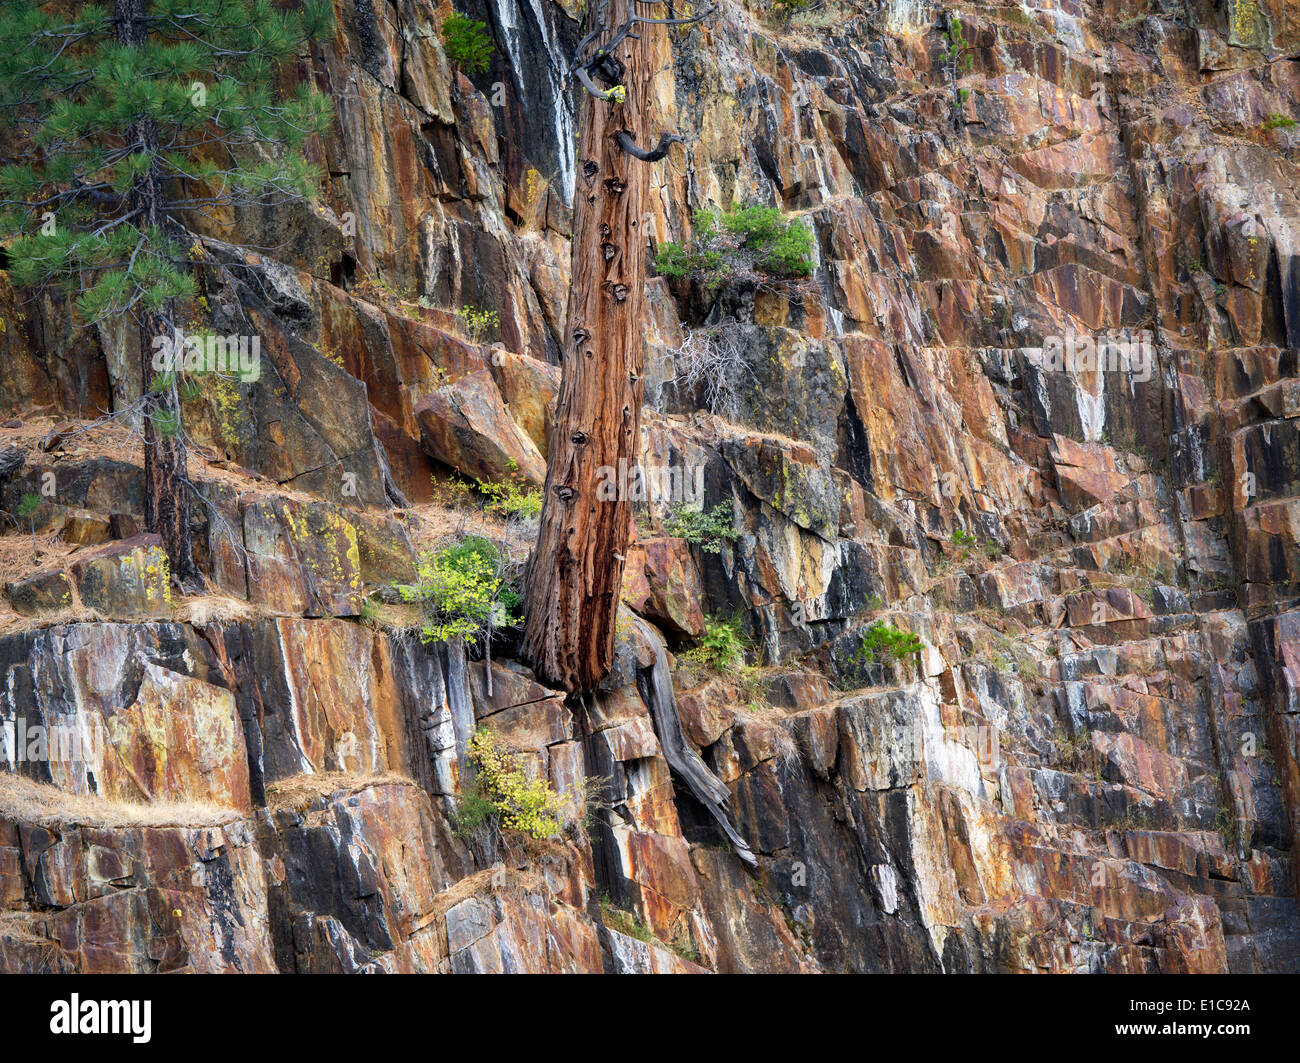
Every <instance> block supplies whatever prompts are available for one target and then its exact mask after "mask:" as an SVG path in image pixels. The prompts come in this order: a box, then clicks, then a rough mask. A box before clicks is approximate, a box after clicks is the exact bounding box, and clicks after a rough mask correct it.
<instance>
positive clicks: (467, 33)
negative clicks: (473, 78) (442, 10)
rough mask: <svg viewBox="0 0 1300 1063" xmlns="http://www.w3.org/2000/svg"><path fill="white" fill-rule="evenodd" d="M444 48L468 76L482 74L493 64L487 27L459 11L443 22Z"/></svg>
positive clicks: (449, 57) (448, 55)
mask: <svg viewBox="0 0 1300 1063" xmlns="http://www.w3.org/2000/svg"><path fill="white" fill-rule="evenodd" d="M442 47H443V50H444V51H445V52H446V53H447V58H448V59H450V60H451V61H452V62H453V63H455V64H456V66H458V67H460V68H461V70H463V71H465V73H467V74H482V73H483V72H484V71H486V70H487V68H488V67H489V66H490V65H491V62H492V40H491V38H490V37H488V32H487V26H486V25H484V24H483V23H482V22H477V21H475V20H474V19H472V18H469V17H468V16H466V15H462V14H461V13H460V12H459V11H453V12H452V13H451V14H450V15H448V16H447V17H446V18H445V19H443V21H442Z"/></svg>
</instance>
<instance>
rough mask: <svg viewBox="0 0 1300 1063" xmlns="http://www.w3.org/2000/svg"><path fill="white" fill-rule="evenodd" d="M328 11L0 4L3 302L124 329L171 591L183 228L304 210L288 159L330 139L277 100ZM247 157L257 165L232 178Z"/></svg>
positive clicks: (301, 107) (190, 581) (187, 572)
mask: <svg viewBox="0 0 1300 1063" xmlns="http://www.w3.org/2000/svg"><path fill="white" fill-rule="evenodd" d="M331 19H332V8H331V6H330V4H329V3H328V0H306V2H305V3H304V4H303V5H302V7H301V9H298V10H283V9H282V8H281V7H280V6H277V5H275V4H273V3H271V2H270V0H114V3H113V4H112V6H111V7H109V6H107V5H84V6H83V5H81V4H79V3H77V2H75V0H56V2H50V3H33V2H32V0H0V241H2V242H3V243H4V244H5V245H6V248H7V251H8V256H9V272H10V278H11V280H12V282H13V283H14V284H15V285H16V286H17V287H19V288H27V289H39V288H42V287H46V286H50V287H56V288H59V289H61V290H63V291H64V292H65V293H66V294H67V295H68V296H69V298H70V300H71V301H72V304H73V305H74V306H75V309H76V313H77V316H78V317H79V319H80V321H81V322H82V323H84V324H86V325H90V324H94V323H97V322H103V321H107V320H109V319H115V318H116V319H120V318H121V317H122V316H123V315H126V316H127V317H128V318H129V319H130V320H131V321H132V322H133V323H134V325H135V327H136V330H137V333H138V336H139V343H140V368H141V381H142V389H141V390H142V394H141V395H140V396H139V398H138V399H136V400H135V401H134V402H133V403H132V404H131V405H130V407H129V408H128V409H126V410H124V411H122V416H123V419H124V420H127V421H129V422H130V423H134V424H139V425H140V426H141V429H142V431H143V435H144V460H145V526H146V528H147V529H148V530H150V531H154V532H157V533H158V534H159V535H160V536H161V538H162V541H163V544H164V547H165V549H166V551H167V554H168V556H169V558H170V561H171V566H172V572H173V575H174V576H175V577H176V578H177V580H178V581H179V582H180V583H181V585H182V586H193V585H194V584H195V583H196V582H197V579H198V574H197V569H196V567H195V564H194V560H193V554H192V550H191V545H190V535H189V509H190V505H189V501H190V500H189V491H190V486H189V481H188V479H187V472H186V442H185V432H184V425H183V423H182V417H181V404H180V394H181V390H182V386H183V384H184V380H183V377H184V366H183V365H167V364H163V365H162V366H158V365H157V364H156V363H157V362H158V357H157V354H158V351H159V350H166V349H167V348H166V347H165V346H164V345H165V344H166V343H169V342H174V341H175V339H176V338H177V336H178V335H179V333H178V331H177V328H176V324H177V321H178V319H179V314H180V311H181V309H182V308H184V307H185V306H186V305H187V304H188V303H189V302H190V301H191V300H193V299H194V297H195V283H194V278H193V277H192V276H191V274H190V272H189V270H188V268H187V265H188V263H189V258H188V255H189V251H190V249H191V248H192V247H194V246H195V244H196V238H195V236H194V234H193V233H192V232H191V230H190V229H189V227H188V226H187V221H189V222H191V223H192V222H193V220H194V218H195V217H197V216H198V214H199V212H205V211H209V210H211V209H212V208H213V207H214V206H218V205H222V204H230V203H233V202H238V201H255V200H257V199H259V198H261V197H266V196H275V195H280V196H303V195H308V194H310V192H311V190H312V189H313V188H314V187H315V185H316V181H317V180H318V174H317V173H316V172H315V170H314V168H313V167H312V166H310V165H309V164H308V163H307V161H306V159H305V157H304V155H303V148H304V146H305V144H306V142H307V140H308V139H309V138H310V137H311V136H313V135H316V134H318V133H320V132H322V131H323V130H324V129H325V128H326V126H327V124H328V121H329V116H330V109H329V106H328V101H327V100H326V99H325V98H324V97H322V96H321V95H320V94H318V93H316V92H314V91H313V90H312V89H311V88H310V87H309V86H306V85H304V86H302V87H301V88H300V89H299V90H297V91H296V92H294V93H280V92H277V90H276V83H277V80H279V79H280V77H281V75H282V74H283V72H284V70H285V67H286V66H287V64H288V63H289V62H290V61H291V60H293V59H294V58H295V57H296V56H297V55H298V54H299V51H300V50H301V48H302V46H303V44H304V42H305V41H306V40H309V39H312V38H315V37H317V36H319V35H320V34H322V33H324V32H325V31H327V30H328V28H329V22H330V20H331ZM254 156H255V157H256V159H255V161H248V160H249V159H250V158H253V157H254Z"/></svg>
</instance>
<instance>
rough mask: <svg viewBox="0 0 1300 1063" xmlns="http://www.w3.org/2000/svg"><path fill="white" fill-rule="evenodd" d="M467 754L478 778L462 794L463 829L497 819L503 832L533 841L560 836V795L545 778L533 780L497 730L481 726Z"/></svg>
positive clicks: (469, 745) (472, 739)
mask: <svg viewBox="0 0 1300 1063" xmlns="http://www.w3.org/2000/svg"><path fill="white" fill-rule="evenodd" d="M466 752H467V753H468V754H469V759H470V761H471V762H472V763H473V765H474V769H475V772H476V779H475V783H474V785H473V786H471V787H469V788H468V791H467V793H465V794H463V795H462V799H461V809H460V815H461V816H462V817H463V821H462V822H461V826H462V827H466V826H468V825H469V824H470V823H474V821H475V820H477V823H474V827H477V826H478V825H481V824H482V823H483V822H485V821H486V820H487V819H488V818H490V817H492V816H496V817H498V818H499V819H500V822H501V826H502V827H503V828H504V829H506V830H516V831H519V832H520V833H522V834H527V835H528V836H529V837H530V838H537V839H539V840H540V839H543V838H553V837H555V836H556V835H557V834H559V833H560V811H561V803H560V795H559V794H557V793H556V792H555V789H554V788H553V787H552V786H551V784H550V783H549V782H547V781H546V780H545V779H533V780H531V781H530V780H529V779H528V776H527V775H525V774H524V770H523V768H522V767H521V766H520V764H519V758H518V757H516V756H515V755H514V754H513V753H511V752H510V751H509V750H508V749H506V748H505V746H503V745H502V743H501V739H500V737H499V736H498V735H497V734H496V733H495V732H494V731H492V730H490V729H489V728H487V727H480V728H479V729H478V730H477V731H475V732H474V734H473V735H472V736H471V737H470V740H469V743H468V745H467V746H466ZM485 805H486V806H488V807H489V808H490V809H491V811H490V812H488V811H486V809H485V807H484V806H485ZM470 829H471V831H472V829H474V828H473V827H470Z"/></svg>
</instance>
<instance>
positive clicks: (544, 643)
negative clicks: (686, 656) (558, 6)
mask: <svg viewBox="0 0 1300 1063" xmlns="http://www.w3.org/2000/svg"><path fill="white" fill-rule="evenodd" d="M588 10H589V12H592V13H591V14H590V15H589V17H590V18H591V19H592V26H590V27H589V28H592V29H593V30H594V31H597V30H600V29H601V27H602V23H603V25H604V26H605V27H610V28H615V27H619V26H627V25H629V24H631V23H632V20H633V19H635V18H636V14H635V11H634V0H608V3H607V4H601V5H599V7H597V5H594V4H593V5H591V7H589V9H588ZM640 30H641V36H640V37H637V36H634V35H629V34H626V33H624V34H622V36H621V39H620V40H618V43H617V45H616V46H615V47H613V48H611V49H609V54H607V55H602V56H601V60H602V62H603V63H604V64H605V65H604V68H603V69H604V70H606V71H608V72H609V74H608V80H609V81H610V83H611V84H610V88H613V87H614V84H615V83H617V84H621V85H622V87H623V92H621V93H620V92H618V91H617V89H615V91H614V92H612V93H611V94H610V95H609V96H608V98H599V97H598V96H597V94H596V93H595V92H592V91H590V86H589V93H588V94H585V95H584V96H583V106H582V111H583V113H582V123H581V129H582V137H581V141H580V145H579V149H578V158H577V164H578V165H577V169H578V187H577V193H576V195H575V197H574V211H573V269H572V283H571V287H570V289H569V302H568V314H567V316H566V318H565V321H566V326H565V327H566V334H565V336H564V361H563V366H562V371H563V377H562V380H561V383H560V393H559V398H558V401H557V405H556V411H555V421H554V425H553V427H552V430H551V438H550V450H549V454H548V463H547V472H546V490H545V494H544V504H543V509H542V518H541V527H540V529H539V531H538V535H537V546H536V548H535V549H534V551H533V554H532V557H531V558H530V560H529V564H528V574H527V586H528V590H527V600H526V607H525V616H526V618H527V624H526V628H525V634H524V646H523V649H524V655H525V657H526V658H527V659H528V660H529V661H530V663H532V665H533V667H534V668H535V669H536V671H537V672H538V673H539V674H540V675H541V676H542V677H543V678H545V679H546V680H547V681H549V682H552V683H555V684H557V685H559V686H561V687H563V688H564V689H566V690H569V691H575V690H590V689H592V688H593V687H594V686H595V685H596V684H597V683H598V682H599V681H600V679H601V678H602V677H603V676H604V675H605V673H606V672H607V671H608V670H609V667H610V664H611V662H612V660H613V655H614V621H615V617H616V616H617V613H618V603H619V597H620V591H621V588H622V582H623V555H624V553H625V551H626V549H627V544H628V539H629V532H630V519H631V505H630V503H629V502H628V501H627V500H626V499H624V498H617V497H616V498H613V499H602V498H600V497H599V496H598V491H597V488H598V485H599V484H600V482H601V471H602V470H609V469H612V470H614V471H615V478H617V476H616V474H617V470H618V468H619V462H620V461H624V462H626V463H627V468H633V467H634V466H635V465H636V462H637V455H638V452H639V449H640V448H639V434H640V426H641V393H642V390H643V383H642V380H641V353H642V342H643V332H644V322H643V307H644V302H645V292H644V285H645V257H646V236H645V234H644V232H643V231H642V230H643V228H644V226H643V224H642V215H643V213H644V212H645V210H646V202H647V196H648V192H649V184H650V168H649V166H648V165H647V164H646V163H645V162H643V161H640V160H639V159H638V158H637V157H635V156H634V155H632V154H630V153H629V152H628V151H627V150H625V148H624V147H623V145H622V144H621V143H620V139H622V140H625V141H627V142H633V141H635V142H637V143H641V144H644V143H646V142H647V140H648V132H649V130H648V128H647V121H648V116H647V114H646V111H647V107H648V104H647V101H648V98H649V91H648V86H649V81H650V75H651V48H650V43H651V41H650V38H651V35H652V34H654V33H661V32H663V31H662V30H661V29H659V27H658V26H657V25H653V24H645V25H642V26H640ZM588 39H591V38H590V35H589V37H588ZM620 68H621V69H620ZM615 79H617V81H615ZM584 84H587V81H586V80H585V79H584Z"/></svg>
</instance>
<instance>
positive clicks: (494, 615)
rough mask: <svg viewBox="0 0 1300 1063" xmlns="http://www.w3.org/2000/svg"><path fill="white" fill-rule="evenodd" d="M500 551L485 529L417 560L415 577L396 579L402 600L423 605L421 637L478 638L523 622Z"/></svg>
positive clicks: (433, 639)
mask: <svg viewBox="0 0 1300 1063" xmlns="http://www.w3.org/2000/svg"><path fill="white" fill-rule="evenodd" d="M503 568H504V564H503V558H502V556H501V552H500V551H499V550H498V549H497V548H496V547H495V546H494V545H493V544H492V543H491V542H489V541H488V540H487V539H484V538H483V537H482V536H481V535H470V536H467V537H466V538H465V539H463V540H461V541H460V542H459V543H456V544H454V545H452V546H447V547H444V548H443V549H441V550H428V551H425V552H424V553H422V554H421V555H420V557H419V560H418V561H417V562H416V580H415V582H414V583H396V584H394V587H395V588H396V589H397V592H398V594H400V595H401V597H402V600H403V601H404V602H406V603H408V604H410V605H419V606H421V607H422V608H423V610H424V614H425V615H424V620H423V623H422V624H421V627H420V640H421V641H422V642H445V641H447V640H449V639H464V640H466V641H473V640H476V639H478V638H480V637H484V636H488V637H490V635H491V632H492V631H493V629H496V628H502V627H510V626H511V625H513V624H517V623H519V618H518V617H517V616H515V615H514V610H515V609H516V608H517V607H518V605H519V595H518V594H517V593H516V592H515V591H514V589H513V588H511V587H510V586H509V584H508V582H507V580H506V578H505V576H504V574H503Z"/></svg>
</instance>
